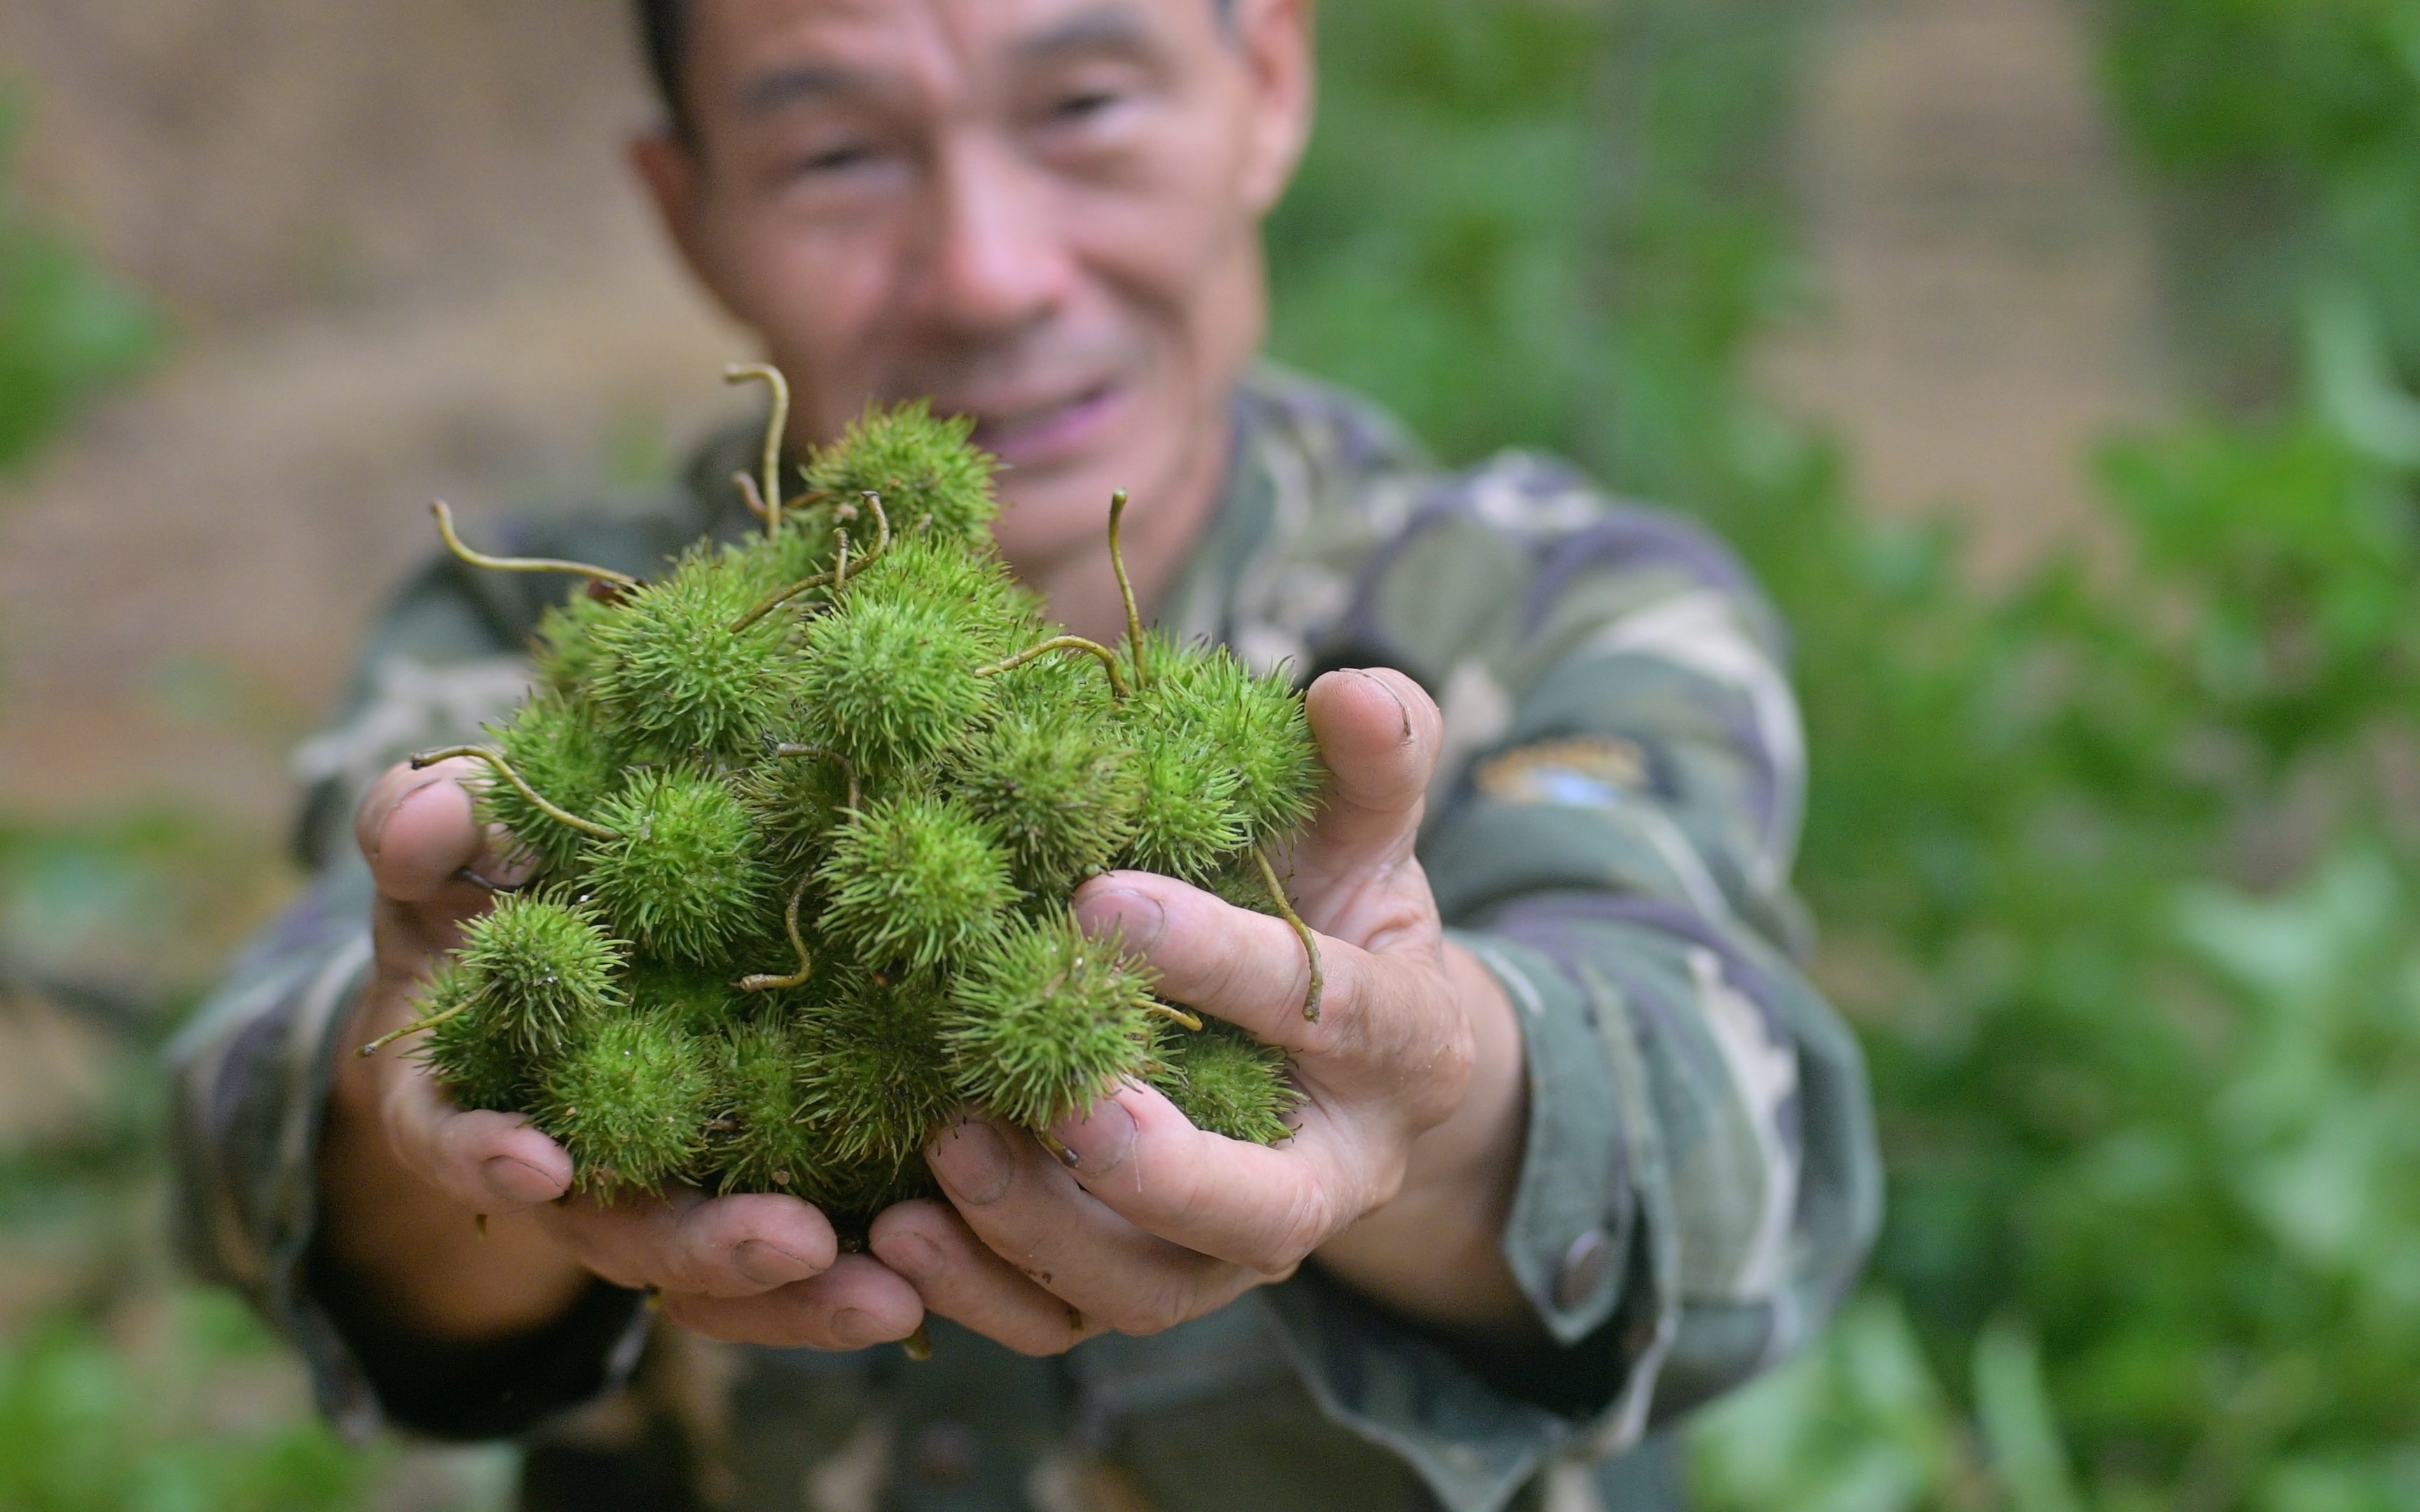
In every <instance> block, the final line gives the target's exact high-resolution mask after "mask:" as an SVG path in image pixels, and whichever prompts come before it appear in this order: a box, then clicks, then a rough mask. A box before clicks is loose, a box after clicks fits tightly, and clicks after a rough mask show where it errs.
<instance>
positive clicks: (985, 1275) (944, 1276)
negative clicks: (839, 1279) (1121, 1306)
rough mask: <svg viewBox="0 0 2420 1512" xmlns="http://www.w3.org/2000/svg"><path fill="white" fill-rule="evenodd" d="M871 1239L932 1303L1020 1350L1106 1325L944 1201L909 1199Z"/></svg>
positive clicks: (1050, 1347) (1084, 1335) (1056, 1343)
mask: <svg viewBox="0 0 2420 1512" xmlns="http://www.w3.org/2000/svg"><path fill="white" fill-rule="evenodd" d="M867 1245H868V1247H869V1248H871V1249H872V1250H873V1251H874V1256H875V1258H876V1259H878V1260H880V1261H881V1262H882V1263H883V1264H885V1265H887V1266H889V1267H891V1269H892V1270H893V1271H895V1272H897V1273H899V1274H901V1275H903V1276H905V1277H907V1280H908V1281H909V1282H910V1283H911V1284H912V1285H913V1286H914V1287H915V1288H916V1293H917V1295H918V1296H920V1297H922V1298H923V1299H924V1306H925V1309H926V1310H927V1311H929V1312H933V1313H937V1314H939V1316H941V1317H943V1318H946V1319H950V1320H951V1321H952V1322H954V1323H958V1324H960V1325H962V1326H964V1327H966V1328H970V1329H972V1330H973V1331H974V1332H975V1333H978V1334H981V1335H984V1336H985V1338H989V1339H992V1340H995V1341H997V1342H999V1343H1001V1344H1004V1345H1006V1346H1008V1348H1010V1349H1012V1350H1016V1352H1017V1353H1019V1354H1032V1355H1050V1354H1059V1353H1062V1352H1063V1351H1065V1350H1069V1349H1072V1348H1073V1347H1075V1346H1076V1345H1078V1344H1080V1343H1082V1342H1083V1341H1084V1340H1086V1339H1088V1338H1091V1337H1092V1336H1093V1335H1096V1334H1100V1333H1105V1332H1107V1330H1106V1328H1105V1327H1104V1325H1102V1324H1101V1323H1099V1322H1098V1321H1096V1320H1094V1319H1089V1318H1087V1317H1085V1316H1084V1311H1083V1309H1082V1308H1080V1307H1078V1306H1076V1305H1074V1304H1071V1303H1069V1302H1067V1301H1066V1300H1064V1299H1063V1298H1061V1297H1059V1296H1056V1295H1054V1294H1052V1293H1051V1292H1048V1291H1046V1290H1044V1289H1043V1288H1042V1287H1041V1286H1040V1285H1038V1284H1037V1283H1035V1282H1033V1281H1032V1280H1030V1279H1028V1278H1027V1277H1026V1276H1025V1275H1024V1274H1023V1273H1021V1272H1019V1271H1018V1270H1017V1269H1016V1267H1015V1266H1013V1265H1011V1264H1009V1263H1008V1261H1006V1260H1004V1259H1002V1258H1001V1257H1000V1256H999V1255H998V1254H996V1253H994V1252H993V1251H992V1250H991V1249H990V1248H989V1247H987V1246H986V1245H985V1243H984V1242H983V1241H981V1240H980V1239H977V1238H976V1237H975V1232H974V1230H973V1229H971V1228H969V1227H967V1222H966V1220H965V1219H964V1218H961V1217H959V1216H958V1214H957V1211H956V1210H955V1209H954V1208H951V1207H950V1206H949V1205H948V1204H946V1203H940V1202H903V1203H901V1204H900V1205H899V1206H897V1207H895V1208H892V1209H891V1210H890V1211H887V1212H885V1213H883V1215H882V1216H881V1217H879V1218H876V1220H874V1229H873V1232H872V1233H871V1234H870V1235H869V1236H868V1237H867Z"/></svg>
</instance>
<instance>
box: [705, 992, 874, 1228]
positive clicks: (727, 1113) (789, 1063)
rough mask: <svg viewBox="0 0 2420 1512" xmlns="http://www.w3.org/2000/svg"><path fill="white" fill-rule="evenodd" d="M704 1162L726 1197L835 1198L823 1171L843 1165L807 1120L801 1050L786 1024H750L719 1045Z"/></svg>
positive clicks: (819, 1201)
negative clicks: (710, 1132)
mask: <svg viewBox="0 0 2420 1512" xmlns="http://www.w3.org/2000/svg"><path fill="white" fill-rule="evenodd" d="M721 1056H722V1058H721V1065H720V1066H719V1068H718V1070H717V1076H716V1088H715V1107H716V1120H715V1121H716V1123H717V1125H719V1127H718V1128H717V1129H716V1131H715V1133H714V1135H713V1138H712V1141H711V1146H710V1150H709V1153H710V1158H711V1159H712V1161H713V1164H714V1165H715V1168H716V1171H717V1174H718V1184H719V1185H721V1188H722V1189H723V1190H724V1191H727V1192H788V1193H791V1194H794V1195H796V1196H802V1197H805V1198H806V1199H807V1200H808V1201H810V1202H817V1203H821V1202H828V1201H830V1200H831V1199H832V1198H833V1197H835V1196H839V1195H840V1194H839V1191H838V1189H837V1188H835V1187H833V1186H831V1185H830V1182H829V1180H828V1173H830V1172H833V1171H836V1170H838V1169H839V1168H840V1166H841V1165H842V1163H841V1162H839V1161H836V1160H834V1159H832V1158H831V1155H830V1151H829V1150H828V1149H826V1148H825V1145H824V1141H823V1138H822V1132H821V1129H820V1127H819V1126H817V1125H814V1124H811V1123H810V1122H809V1121H808V1119H807V1117H806V1099H805V1096H804V1094H802V1093H801V1092H800V1091H799V1044H798V1041H797V1036H796V1034H795V1032H794V1031H793V1030H792V1029H791V1028H790V1027H789V1026H786V1025H781V1024H751V1025H743V1026H740V1027H738V1028H737V1029H735V1030H733V1031H732V1032H731V1034H730V1036H729V1037H728V1038H727V1039H725V1040H723V1041H721Z"/></svg>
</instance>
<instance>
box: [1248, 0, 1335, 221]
mask: <svg viewBox="0 0 2420 1512" xmlns="http://www.w3.org/2000/svg"><path fill="white" fill-rule="evenodd" d="M1315 9H1316V6H1315V0H1236V4H1235V13H1234V17H1233V20H1232V22H1231V23H1230V24H1231V25H1233V27H1234V31H1235V36H1234V45H1235V47H1236V48H1238V49H1239V50H1240V51H1241V53H1242V55H1243V65H1244V72H1245V83H1246V87H1247V88H1248V89H1249V90H1250V91H1251V94H1252V97H1253V110H1252V116H1251V119H1252V127H1251V132H1252V134H1251V140H1250V142H1249V144H1248V155H1247V157H1246V160H1245V164H1244V181H1243V187H1244V195H1245V199H1246V202H1247V203H1248V204H1249V205H1250V206H1251V208H1252V211H1253V213H1254V214H1257V215H1266V214H1267V213H1268V212H1269V211H1270V210H1272V209H1274V208H1276V207H1277V202H1278V200H1279V199H1280V197H1281V196H1282V195H1283V194H1284V193H1285V192H1286V186H1287V185H1288V184H1290V183H1292V182H1293V181H1294V170H1295V164H1297V163H1299V162H1301V161H1302V151H1303V147H1305V146H1306V145H1307V144H1308V143H1309V142H1310V141H1311V117H1312V116H1313V114H1314V107H1315V101H1316V97H1317V94H1318V89H1317V83H1316V78H1315V74H1314V70H1313V69H1312V67H1311V38H1312V32H1313V24H1312V23H1313V21H1314V19H1315V17H1314V11H1315Z"/></svg>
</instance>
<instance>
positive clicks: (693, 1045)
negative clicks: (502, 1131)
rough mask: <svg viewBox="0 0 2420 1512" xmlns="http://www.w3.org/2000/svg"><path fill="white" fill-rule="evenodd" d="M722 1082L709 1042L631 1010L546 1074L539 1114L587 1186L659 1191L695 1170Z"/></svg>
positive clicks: (601, 1026)
mask: <svg viewBox="0 0 2420 1512" xmlns="http://www.w3.org/2000/svg"><path fill="white" fill-rule="evenodd" d="M714 1089H715V1087H714V1074H713V1065H712V1061H711V1059H710V1058H709V1056H708V1053H707V1047H706V1041H703V1040H701V1039H699V1038H698V1037H697V1036H696V1035H693V1034H691V1033H690V1031H689V1030H687V1029H685V1028H683V1027H681V1026H679V1025H678V1024H675V1023H674V1022H672V1021H671V1020H668V1019H660V1018H656V1017H653V1016H651V1015H646V1014H641V1013H637V1012H633V1011H628V1010H624V1011H620V1012H616V1013H613V1014H610V1015H608V1016H606V1017H604V1018H603V1019H601V1020H599V1021H598V1022H597V1023H596V1024H595V1025H594V1026H592V1027H591V1028H590V1030H589V1033H588V1035H587V1037H586V1039H585V1040H584V1041H582V1043H581V1044H579V1045H578V1046H576V1047H575V1048H573V1050H572V1051H571V1053H570V1054H569V1055H567V1056H566V1057H564V1059H563V1060H562V1061H561V1063H559V1064H558V1065H556V1066H555V1067H554V1068H553V1069H552V1071H551V1072H550V1073H549V1074H548V1076H547V1078H546V1083H545V1087H544V1088H543V1090H542V1091H541V1092H540V1093H539V1096H538V1099H537V1106H536V1108H535V1115H534V1121H535V1123H536V1124H537V1126H538V1128H539V1129H540V1130H542V1131H544V1132H545V1133H546V1134H548V1135H549V1136H551V1138H553V1139H556V1140H558V1141H560V1142H561V1143H562V1145H563V1147H564V1149H567V1150H569V1151H570V1152H571V1159H572V1164H573V1166H574V1168H575V1170H576V1171H577V1173H578V1184H579V1187H580V1189H581V1190H582V1191H584V1192H595V1193H599V1194H603V1195H606V1196H612V1195H613V1194H614V1193H617V1192H619V1191H622V1190H624V1189H629V1190H634V1191H654V1190H658V1189H660V1188H661V1187H663V1186H665V1185H666V1184H668V1183H670V1182H673V1181H675V1180H681V1179H682V1178H684V1177H686V1176H689V1175H690V1174H691V1173H692V1172H693V1170H694V1169H695V1167H696V1165H697V1163H698V1160H699V1157H700V1156H701V1155H703V1154H704V1153H705V1150H706V1124H707V1120H708V1119H710V1118H711V1116H712V1106H713V1099H714Z"/></svg>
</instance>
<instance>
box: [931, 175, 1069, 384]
mask: <svg viewBox="0 0 2420 1512" xmlns="http://www.w3.org/2000/svg"><path fill="white" fill-rule="evenodd" d="M933 183H934V191H935V193H934V203H933V216H932V221H931V224H930V230H929V234H928V237H927V239H926V243H925V247H924V249H923V253H924V255H923V257H921V258H920V259H919V261H920V262H921V263H922V265H923V266H922V267H921V268H920V269H919V272H920V273H921V275H922V276H921V277H919V278H918V279H917V280H916V283H917V287H918V295H919V298H918V300H917V301H916V302H917V304H918V306H919V309H920V312H921V313H922V314H923V316H924V319H925V322H926V323H928V324H929V325H930V326H931V327H932V328H934V330H935V331H936V332H937V333H939V334H941V335H943V336H945V337H947V338H949V339H952V340H954V341H960V342H970V343H978V344H979V343H985V342H989V341H995V340H999V339H1001V338H1003V337H1008V336H1013V335H1015V334H1016V333H1017V332H1020V331H1023V330H1025V329H1027V328H1029V327H1031V326H1032V325H1035V324H1037V323H1039V322H1041V321H1043V320H1045V319H1047V318H1048V317H1049V316H1051V315H1052V314H1053V313H1054V312H1055V311H1056V310H1057V309H1058V308H1059V306H1060V304H1061V303H1062V301H1064V299H1065V298H1066V295H1067V291H1068V288H1069V285H1070V282H1071V279H1072V274H1073V266H1072V264H1071V262H1070V260H1069V258H1068V255H1067V252H1066V249H1065V247H1064V246H1063V244H1062V242H1061V240H1060V239H1059V236H1058V234H1057V227H1056V225H1055V224H1054V221H1055V217H1054V216H1053V215H1052V213H1051V206H1050V196H1049V193H1048V190H1047V185H1046V184H1045V183H1044V182H1043V181H1042V176H1041V175H1040V174H1038V173H1035V172H1033V171H1032V170H1031V169H1030V168H1029V167H1028V166H1027V165H1025V164H1024V163H1021V162H1018V161H1017V160H1016V157H1015V155H1014V154H1011V153H1007V152H1002V151H999V150H996V149H994V148H990V147H986V146H985V145H983V144H981V143H970V144H966V145H964V146H960V147H954V149H953V150H951V151H949V152H947V153H945V154H944V155H943V156H942V158H941V161H940V162H939V163H938V164H936V171H935V174H934V179H933Z"/></svg>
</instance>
